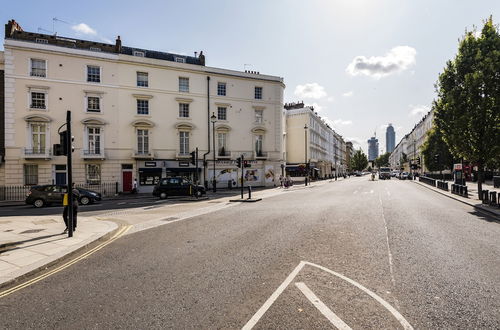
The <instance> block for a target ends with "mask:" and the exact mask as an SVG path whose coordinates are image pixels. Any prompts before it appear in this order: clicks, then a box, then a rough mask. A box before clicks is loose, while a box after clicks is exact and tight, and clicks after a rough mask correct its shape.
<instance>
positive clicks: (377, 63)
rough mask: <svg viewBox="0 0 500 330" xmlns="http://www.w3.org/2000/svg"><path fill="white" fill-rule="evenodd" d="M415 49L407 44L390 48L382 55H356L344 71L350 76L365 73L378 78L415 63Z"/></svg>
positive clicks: (402, 69)
mask: <svg viewBox="0 0 500 330" xmlns="http://www.w3.org/2000/svg"><path fill="white" fill-rule="evenodd" d="M416 54H417V51H416V50H415V48H412V47H409V46H397V47H394V48H392V49H391V50H390V51H389V52H388V53H387V54H385V55H384V56H371V57H369V58H367V57H365V56H356V57H355V58H354V59H353V60H352V62H351V63H350V64H349V65H348V66H347V68H346V71H347V73H349V74H350V75H352V76H358V75H365V76H369V77H373V78H375V79H380V78H382V77H386V76H389V75H391V74H394V73H398V72H401V71H404V70H406V69H408V68H409V67H410V66H412V65H414V64H415V56H416Z"/></svg>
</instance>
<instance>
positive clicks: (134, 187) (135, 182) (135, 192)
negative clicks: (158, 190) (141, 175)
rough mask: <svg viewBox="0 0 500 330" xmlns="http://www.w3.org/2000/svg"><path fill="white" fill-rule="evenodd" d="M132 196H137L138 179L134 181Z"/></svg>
mask: <svg viewBox="0 0 500 330" xmlns="http://www.w3.org/2000/svg"><path fill="white" fill-rule="evenodd" d="M132 194H137V179H134V184H133V186H132Z"/></svg>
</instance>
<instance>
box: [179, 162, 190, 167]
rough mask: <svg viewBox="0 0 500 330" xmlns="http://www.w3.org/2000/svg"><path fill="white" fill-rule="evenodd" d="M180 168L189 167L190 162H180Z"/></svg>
mask: <svg viewBox="0 0 500 330" xmlns="http://www.w3.org/2000/svg"><path fill="white" fill-rule="evenodd" d="M179 167H189V162H179Z"/></svg>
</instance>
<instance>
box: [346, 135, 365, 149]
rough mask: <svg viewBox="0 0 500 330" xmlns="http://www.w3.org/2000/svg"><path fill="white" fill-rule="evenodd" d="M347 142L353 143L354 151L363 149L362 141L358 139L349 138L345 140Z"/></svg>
mask: <svg viewBox="0 0 500 330" xmlns="http://www.w3.org/2000/svg"><path fill="white" fill-rule="evenodd" d="M345 140H346V141H351V142H352V146H353V148H354V149H359V148H361V139H360V138H358V137H348V138H346V139H345Z"/></svg>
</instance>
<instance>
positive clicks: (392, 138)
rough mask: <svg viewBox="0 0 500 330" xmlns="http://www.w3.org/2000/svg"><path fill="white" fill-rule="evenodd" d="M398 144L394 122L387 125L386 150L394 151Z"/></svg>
mask: <svg viewBox="0 0 500 330" xmlns="http://www.w3.org/2000/svg"><path fill="white" fill-rule="evenodd" d="M395 146H396V133H395V132H394V127H392V124H389V126H387V129H386V131H385V151H386V152H392V151H393V150H394V147H395Z"/></svg>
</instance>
